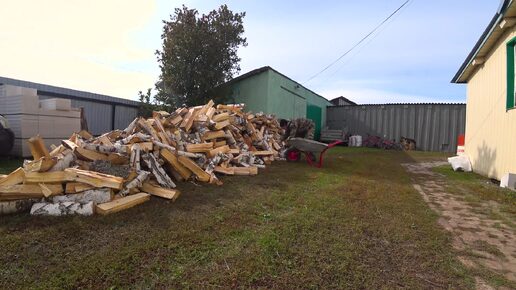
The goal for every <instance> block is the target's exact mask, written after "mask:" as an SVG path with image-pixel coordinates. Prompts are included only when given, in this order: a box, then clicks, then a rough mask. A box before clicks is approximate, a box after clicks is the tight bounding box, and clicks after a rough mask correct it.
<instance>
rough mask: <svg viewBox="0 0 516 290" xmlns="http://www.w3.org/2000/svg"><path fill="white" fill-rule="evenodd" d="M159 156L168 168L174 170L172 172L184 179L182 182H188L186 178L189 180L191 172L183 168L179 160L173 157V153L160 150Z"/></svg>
mask: <svg viewBox="0 0 516 290" xmlns="http://www.w3.org/2000/svg"><path fill="white" fill-rule="evenodd" d="M160 155H161V157H163V159H165V161H166V162H168V163H169V164H170V166H172V168H173V169H174V171H176V172H177V173H179V175H180V176H181V177H182V178H183V179H184V180H188V178H190V176H192V172H191V171H190V170H189V169H188V168H186V167H185V166H183V165H182V164H181V163H180V162H179V160H178V159H177V156H176V155H174V153H172V152H171V151H170V150H168V149H167V148H163V149H161V151H160Z"/></svg>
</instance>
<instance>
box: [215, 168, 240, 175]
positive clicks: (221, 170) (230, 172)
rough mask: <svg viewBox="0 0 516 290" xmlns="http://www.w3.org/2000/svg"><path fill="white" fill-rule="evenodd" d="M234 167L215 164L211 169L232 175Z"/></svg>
mask: <svg viewBox="0 0 516 290" xmlns="http://www.w3.org/2000/svg"><path fill="white" fill-rule="evenodd" d="M233 168H234V167H221V166H215V168H214V169H213V171H215V172H218V173H222V174H226V175H234V174H235V171H234V170H233Z"/></svg>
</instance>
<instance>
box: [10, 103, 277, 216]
mask: <svg viewBox="0 0 516 290" xmlns="http://www.w3.org/2000/svg"><path fill="white" fill-rule="evenodd" d="M282 134H283V130H282V129H281V128H280V125H279V123H278V121H277V120H276V118H275V117H274V116H271V115H265V114H263V113H258V114H252V113H245V112H243V105H217V106H216V107H215V106H214V103H213V102H212V101H210V102H209V103H208V104H206V105H204V106H198V107H192V108H179V109H177V110H176V111H175V112H172V113H168V112H154V113H153V116H152V118H148V119H145V118H141V117H139V118H136V119H135V120H134V121H133V122H132V123H131V124H130V125H129V126H128V127H127V128H126V129H125V130H115V131H111V132H108V133H105V134H103V135H101V136H98V137H94V136H92V135H91V134H90V133H88V132H86V131H81V132H78V133H75V134H73V135H72V136H71V138H70V139H68V140H63V141H62V144H61V145H59V146H53V147H52V148H50V149H51V150H50V151H49V150H48V149H47V148H46V147H45V145H44V143H43V140H42V139H41V138H40V137H39V136H37V137H34V138H31V139H30V140H29V144H30V148H31V153H32V155H33V160H30V161H29V160H26V161H25V162H24V164H23V167H20V168H18V169H17V170H15V171H13V172H12V173H11V174H9V175H7V176H3V177H2V176H0V208H1V205H2V204H3V206H4V208H5V207H6V205H9V203H11V204H12V206H15V207H17V209H20V207H22V205H21V204H22V203H20V202H17V203H16V204H13V201H20V200H25V204H29V205H28V206H30V208H31V214H34V215H38V214H42V215H65V214H84V215H89V214H93V213H95V212H97V213H100V214H108V213H112V212H116V211H120V210H123V209H126V208H129V207H132V206H134V205H137V204H140V203H142V202H144V201H146V200H148V199H149V198H150V195H153V196H157V197H160V198H164V199H169V200H175V199H177V197H178V196H179V194H180V192H179V191H178V190H177V189H175V187H176V182H178V181H194V182H195V181H199V182H207V183H212V184H217V185H221V184H222V182H221V181H220V179H219V178H218V176H217V175H219V174H224V175H255V174H257V173H258V169H259V168H264V167H265V165H267V164H270V163H271V162H272V161H274V160H278V159H280V151H281V150H282V149H283V147H284V143H283V142H282V141H281V136H282ZM26 206H27V205H26Z"/></svg>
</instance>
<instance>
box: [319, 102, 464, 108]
mask: <svg viewBox="0 0 516 290" xmlns="http://www.w3.org/2000/svg"><path fill="white" fill-rule="evenodd" d="M399 105H404V106H414V105H418V106H423V105H431V106H448V105H463V106H465V105H466V104H465V103H385V104H357V105H339V106H327V107H355V108H356V107H361V106H399Z"/></svg>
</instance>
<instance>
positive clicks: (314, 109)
mask: <svg viewBox="0 0 516 290" xmlns="http://www.w3.org/2000/svg"><path fill="white" fill-rule="evenodd" d="M306 118H307V119H310V120H312V121H314V123H315V134H314V138H315V140H319V137H320V136H321V125H322V108H321V107H319V106H316V105H312V104H308V103H307V104H306Z"/></svg>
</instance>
